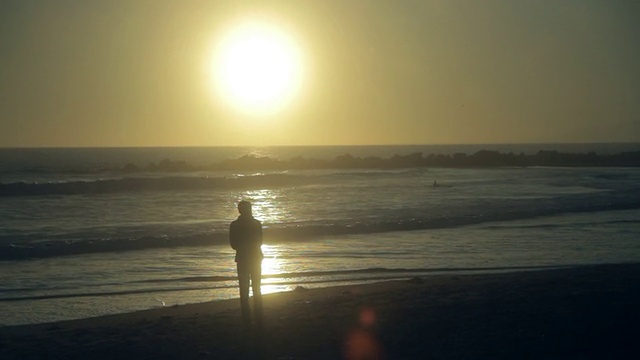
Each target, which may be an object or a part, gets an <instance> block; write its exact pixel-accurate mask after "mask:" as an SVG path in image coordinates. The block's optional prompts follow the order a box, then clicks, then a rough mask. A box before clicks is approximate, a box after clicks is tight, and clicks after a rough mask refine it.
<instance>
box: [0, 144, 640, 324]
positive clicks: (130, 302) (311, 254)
mask: <svg viewBox="0 0 640 360" xmlns="http://www.w3.org/2000/svg"><path fill="white" fill-rule="evenodd" d="M479 150H496V151H500V152H513V153H525V154H535V153H536V152H537V151H539V150H547V151H548V150H557V151H560V152H570V153H586V152H589V151H595V152H596V153H598V154H615V153H620V152H624V151H638V150H640V144H637V143H625V144H526V145H433V146H428V145H415V146H353V147H348V146H342V147H267V148H242V147H229V148H225V147H208V148H204V147H203V148H197V147H194V148H71V149H42V148H38V149H28V148H25V149H0V306H2V309H3V311H2V312H0V326H7V325H18V324H32V323H43V322H51V321H59V320H67V319H75V318H85V317H92V316H99V315H106V314H115V313H124V312H131V311H136V310H142V309H149V308H154V307H162V306H173V305H176V304H185V303H197V302H204V301H209V300H218V299H228V298H234V297H237V296H238V295H237V289H236V284H237V282H236V279H235V263H234V261H233V253H232V250H231V249H230V248H229V245H228V239H227V231H228V226H229V223H230V222H231V221H232V220H233V219H235V218H236V216H237V211H236V209H235V205H236V203H237V202H238V201H239V200H241V199H247V200H250V201H251V202H252V203H253V204H254V215H255V217H256V218H258V219H259V220H261V221H262V222H263V225H264V227H265V245H264V246H263V251H264V253H265V260H264V262H263V273H264V280H263V292H264V293H271V292H278V291H288V290H293V289H295V288H296V287H298V286H303V287H319V286H332V285H344V284H353V283H364V282H371V281H383V280H391V279H406V278H412V277H415V276H430V275H435V274H443V273H460V274H467V273H487V272H501V271H522V270H530V271H533V270H537V269H545V268H553V267H566V266H576V265H582V264H601V263H625V262H638V261H640V240H639V239H638V236H637V234H639V233H640V186H639V184H640V168H638V167H624V168H623V167H545V166H535V167H481V166H478V167H465V168H436V167H426V168H425V167H414V168H402V167H398V168H393V169H367V168H348V167H341V168H338V169H331V168H318V169H297V170H288V169H278V170H261V169H252V170H242V171H240V170H220V169H213V170H206V169H209V168H207V167H206V166H207V165H208V164H215V163H220V162H224V161H227V160H230V159H237V158H239V157H242V156H246V155H249V156H256V157H265V156H266V157H270V158H273V159H281V160H290V159H294V158H304V159H323V160H327V159H333V158H335V157H336V156H340V155H344V154H351V155H353V156H357V157H382V158H391V157H392V156H394V155H396V154H399V155H408V154H412V153H416V152H421V153H423V154H425V155H427V154H436V153H441V154H454V153H460V152H462V153H468V154H472V153H474V152H477V151H479ZM164 160H171V161H174V162H179V163H180V164H183V165H184V164H187V165H188V166H181V167H178V168H167V167H154V166H149V164H160V163H161V162H162V161H164ZM434 182H436V183H437V185H438V186H434Z"/></svg>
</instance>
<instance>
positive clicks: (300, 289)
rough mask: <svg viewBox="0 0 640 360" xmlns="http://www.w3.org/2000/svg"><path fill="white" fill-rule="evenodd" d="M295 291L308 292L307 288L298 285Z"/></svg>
mask: <svg viewBox="0 0 640 360" xmlns="http://www.w3.org/2000/svg"><path fill="white" fill-rule="evenodd" d="M293 291H307V288H306V287H304V286H300V285H298V286H296V288H295V289H293Z"/></svg>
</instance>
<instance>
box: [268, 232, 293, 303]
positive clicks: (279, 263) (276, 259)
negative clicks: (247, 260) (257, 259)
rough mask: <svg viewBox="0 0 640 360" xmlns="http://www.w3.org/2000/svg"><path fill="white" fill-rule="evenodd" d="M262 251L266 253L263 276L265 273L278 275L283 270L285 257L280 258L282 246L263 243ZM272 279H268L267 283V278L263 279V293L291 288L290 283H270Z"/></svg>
mask: <svg viewBox="0 0 640 360" xmlns="http://www.w3.org/2000/svg"><path fill="white" fill-rule="evenodd" d="M262 253H263V254H264V259H263V260H262V275H263V278H264V276H265V275H277V274H281V273H282V272H283V268H284V267H285V266H284V265H285V264H284V262H283V261H284V259H281V258H280V247H279V246H277V245H266V244H263V245H262ZM269 282H270V279H267V281H266V283H267V284H265V279H263V280H262V286H261V289H262V293H263V294H270V293H274V292H280V291H287V290H291V286H290V285H282V284H276V283H269Z"/></svg>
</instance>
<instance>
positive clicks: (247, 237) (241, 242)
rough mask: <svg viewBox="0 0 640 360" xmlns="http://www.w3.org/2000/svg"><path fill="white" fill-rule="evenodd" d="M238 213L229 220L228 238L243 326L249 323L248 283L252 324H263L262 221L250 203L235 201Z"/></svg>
mask: <svg viewBox="0 0 640 360" xmlns="http://www.w3.org/2000/svg"><path fill="white" fill-rule="evenodd" d="M238 212H239V213H240V216H238V219H236V220H235V221H233V222H232V223H231V226H230V228H229V242H230V244H231V247H232V248H233V249H234V250H235V251H236V263H237V266H238V283H239V285H240V307H241V310H242V322H243V324H244V326H245V328H250V327H251V323H252V321H251V308H250V307H249V284H251V287H252V289H253V301H254V309H253V310H254V314H255V318H254V320H255V324H256V325H257V326H258V327H262V293H261V292H260V281H261V277H262V258H263V255H262V249H261V246H262V224H261V223H260V221H258V220H256V219H255V218H254V217H253V214H252V212H251V203H250V202H248V201H244V200H243V201H240V202H239V203H238Z"/></svg>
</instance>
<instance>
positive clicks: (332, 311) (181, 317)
mask: <svg viewBox="0 0 640 360" xmlns="http://www.w3.org/2000/svg"><path fill="white" fill-rule="evenodd" d="M264 301H265V316H266V318H265V321H266V324H265V328H264V331H262V332H261V331H258V330H255V331H253V332H252V333H250V334H247V333H246V332H244V331H243V329H242V327H241V321H240V311H239V301H238V300H225V301H215V302H209V303H203V304H194V305H183V306H174V307H168V308H161V309H153V310H147V311H141V312H136V313H131V314H122V315H113V316H105V317H99V318H92V319H82V320H73V321H65V322H57V323H51V324H40V325H28V326H12V327H2V328H0V359H260V358H262V359H278V360H285V359H343V358H353V359H637V358H640V341H638V339H639V338H640V264H625V265H599V266H585V267H579V268H571V269H559V270H544V271H527V272H517V273H504V274H488V275H486V274H485V275H443V276H433V277H423V278H416V279H412V280H408V281H393V282H382V283H376V284H368V285H357V286H344V287H332V288H323V289H299V290H296V291H292V292H287V293H278V294H270V295H266V296H265V300H264Z"/></svg>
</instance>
